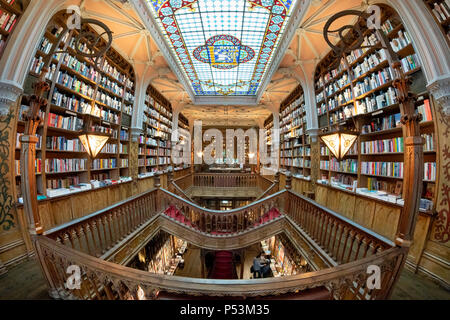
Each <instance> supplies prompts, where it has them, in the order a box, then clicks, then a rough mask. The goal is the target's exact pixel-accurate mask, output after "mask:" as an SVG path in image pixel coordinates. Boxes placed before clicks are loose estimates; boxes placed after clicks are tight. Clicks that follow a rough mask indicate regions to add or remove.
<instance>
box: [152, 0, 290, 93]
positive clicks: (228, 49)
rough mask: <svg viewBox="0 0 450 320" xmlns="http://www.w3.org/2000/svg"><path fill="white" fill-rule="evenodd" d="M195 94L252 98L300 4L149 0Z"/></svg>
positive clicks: (260, 0) (285, 0) (270, 0)
mask: <svg viewBox="0 0 450 320" xmlns="http://www.w3.org/2000/svg"><path fill="white" fill-rule="evenodd" d="M147 1H148V4H149V6H150V8H151V10H152V12H153V14H154V16H155V19H156V21H157V23H158V25H159V27H160V29H161V31H162V33H163V34H164V36H165V38H166V41H167V44H168V45H169V47H170V48H171V50H172V54H173V55H174V56H175V57H177V62H178V64H179V67H180V68H181V70H183V71H184V73H185V75H186V78H187V79H189V82H190V85H191V87H192V90H193V92H194V94H195V95H196V96H215V95H223V96H256V94H257V92H258V88H259V86H260V85H261V82H262V80H263V79H264V77H265V75H266V74H267V70H268V67H269V66H270V63H271V62H272V60H273V56H274V53H275V52H276V49H277V48H278V44H279V42H280V39H281V37H282V35H283V32H284V29H285V27H286V24H287V23H288V21H289V19H290V15H291V11H292V8H294V7H295V4H296V2H297V1H298V0H213V1H211V0H166V1H164V0H147Z"/></svg>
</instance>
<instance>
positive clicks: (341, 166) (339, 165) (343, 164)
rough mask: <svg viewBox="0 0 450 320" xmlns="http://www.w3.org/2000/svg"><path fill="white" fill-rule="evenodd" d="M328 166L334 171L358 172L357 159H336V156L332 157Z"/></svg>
mask: <svg viewBox="0 0 450 320" xmlns="http://www.w3.org/2000/svg"><path fill="white" fill-rule="evenodd" d="M329 166H330V170H331V171H335V172H345V173H354V174H357V173H358V161H357V160H354V159H347V160H342V161H338V160H337V159H336V158H332V159H331V161H330V164H329Z"/></svg>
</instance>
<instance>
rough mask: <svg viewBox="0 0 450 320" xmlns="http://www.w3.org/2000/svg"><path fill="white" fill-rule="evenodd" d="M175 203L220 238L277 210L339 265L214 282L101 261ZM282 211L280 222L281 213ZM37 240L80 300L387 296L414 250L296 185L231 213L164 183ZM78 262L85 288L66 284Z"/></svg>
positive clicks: (59, 279)
mask: <svg viewBox="0 0 450 320" xmlns="http://www.w3.org/2000/svg"><path fill="white" fill-rule="evenodd" d="M237 176H238V175H237ZM238 180H239V179H238ZM238 180H234V182H228V181H227V182H224V181H221V182H220V183H219V182H211V180H208V181H209V182H208V183H214V184H216V183H219V184H220V185H223V184H226V183H235V184H237V182H236V181H238ZM202 181H206V180H202ZM255 182H256V178H255ZM239 183H241V182H239ZM243 183H248V181H247V182H243ZM169 208H172V209H174V208H175V210H176V211H177V213H178V214H181V215H182V216H183V219H182V221H184V222H186V223H187V224H188V225H189V226H191V227H193V228H192V230H194V231H195V229H197V230H198V231H199V234H200V233H202V234H204V233H207V234H208V233H209V234H213V235H215V236H221V235H222V236H226V235H232V234H238V233H242V232H243V231H245V230H248V232H258V230H259V229H258V226H260V223H261V222H263V221H264V222H265V223H271V220H270V218H268V217H267V213H268V212H269V211H271V209H273V208H277V209H278V210H279V212H280V213H281V214H282V216H281V217H282V218H285V219H289V220H290V221H291V223H294V224H296V225H297V226H298V227H299V228H300V229H301V230H302V231H303V232H304V233H305V237H309V238H310V239H312V241H314V242H315V243H316V244H318V245H320V246H321V247H322V249H323V250H324V251H325V252H327V253H328V254H329V255H330V256H331V257H333V258H334V260H335V261H336V262H337V263H338V264H339V265H337V266H336V267H334V268H330V269H326V270H321V271H317V272H312V273H307V274H302V275H298V276H291V277H285V278H281V279H280V278H278V279H264V280H254V281H251V282H249V281H217V280H214V281H209V282H208V281H204V280H197V279H186V278H178V277H167V276H162V275H156V274H151V273H148V272H142V271H138V270H134V269H130V268H126V267H123V266H120V265H117V264H113V263H110V262H106V261H103V260H101V259H99V257H101V256H102V255H103V254H104V253H105V252H107V251H108V250H110V249H111V248H112V247H114V246H115V245H117V244H118V243H119V242H120V241H121V240H123V239H125V237H127V236H128V235H130V234H131V233H132V232H133V231H135V230H137V229H138V228H139V227H140V226H143V225H144V224H145V223H146V222H147V221H150V220H151V219H152V218H154V217H155V216H156V215H158V214H162V213H163V212H166V211H167V209H169ZM276 216H277V215H275V218H274V219H273V220H275V219H277V218H276ZM263 218H265V219H263ZM273 220H272V221H273ZM250 229H252V230H253V231H252V230H250ZM237 238H238V237H237ZM34 241H35V247H36V252H37V254H38V257H39V259H40V262H41V265H42V267H43V270H44V273H45V275H46V278H47V280H48V283H49V287H50V289H51V292H52V295H53V296H54V297H58V298H68V296H67V294H69V293H70V294H71V295H74V296H75V297H77V298H80V299H154V298H156V297H157V292H159V291H165V292H169V293H174V294H186V295H207V296H228V297H237V296H240V297H254V296H269V295H270V296H272V295H279V294H285V293H290V292H297V291H298V290H306V289H310V288H315V287H317V286H321V287H326V288H327V289H328V290H329V291H330V292H331V295H332V297H333V298H335V299H384V298H387V297H388V296H389V294H390V292H391V289H392V287H393V285H394V283H395V281H396V280H397V278H398V274H399V272H400V270H401V268H402V267H403V264H404V261H405V257H406V254H407V249H405V248H401V247H395V244H394V243H392V242H391V241H390V240H388V239H386V238H384V237H382V236H379V235H377V234H375V233H373V232H372V231H370V230H367V229H365V228H363V227H361V226H359V225H357V224H356V223H354V222H352V221H351V220H348V219H346V218H345V217H342V216H340V215H338V214H336V213H335V212H333V211H331V210H329V209H327V208H324V207H322V206H320V205H318V204H316V203H315V202H313V201H311V200H309V199H307V198H305V197H303V196H301V195H299V194H297V193H295V192H292V191H290V190H284V191H281V192H278V193H276V194H274V195H271V196H269V197H268V198H265V199H263V200H259V201H257V202H255V203H253V204H251V205H248V206H246V207H243V208H239V209H235V210H232V211H226V212H223V211H214V210H208V209H205V208H201V207H199V206H197V205H196V204H194V203H192V202H189V201H187V200H185V199H183V198H182V197H180V196H177V195H175V194H173V193H171V192H169V191H166V190H164V189H158V188H157V189H153V190H151V191H149V192H147V193H144V194H142V195H139V196H136V197H133V198H130V199H128V200H126V201H123V202H121V203H119V204H117V205H115V206H112V207H109V208H106V209H104V210H101V211H99V212H97V213H95V214H92V215H90V216H87V217H84V218H82V219H79V220H75V221H73V222H71V223H70V224H66V225H63V226H60V227H58V228H55V229H53V230H50V231H48V232H46V233H45V234H44V235H43V236H35V237H34ZM236 241H238V240H236ZM71 265H79V266H82V272H83V278H82V279H83V281H82V286H81V289H80V290H70V291H68V290H66V289H65V286H64V285H65V281H66V279H67V278H68V277H69V276H70V274H66V271H67V267H68V266H71ZM373 265H376V266H378V267H380V268H381V270H382V289H381V290H371V289H370V288H368V287H367V285H366V280H367V278H368V276H369V274H368V273H367V270H368V269H367V268H368V266H373Z"/></svg>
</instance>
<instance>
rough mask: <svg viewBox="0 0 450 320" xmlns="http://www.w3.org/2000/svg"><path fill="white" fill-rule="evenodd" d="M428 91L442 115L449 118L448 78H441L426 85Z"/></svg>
mask: <svg viewBox="0 0 450 320" xmlns="http://www.w3.org/2000/svg"><path fill="white" fill-rule="evenodd" d="M428 90H429V91H430V92H431V94H432V95H433V96H434V98H435V99H436V101H437V102H438V104H439V106H438V108H442V111H443V114H444V115H446V116H450V76H443V77H440V78H438V79H436V80H434V81H433V82H432V83H431V84H430V85H428Z"/></svg>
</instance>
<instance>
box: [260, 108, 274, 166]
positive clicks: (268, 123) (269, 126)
mask: <svg viewBox="0 0 450 320" xmlns="http://www.w3.org/2000/svg"><path fill="white" fill-rule="evenodd" d="M264 130H265V131H266V141H265V143H266V148H267V156H268V157H270V156H271V148H272V133H273V114H271V115H270V116H269V117H268V118H267V119H266V120H265V121H264ZM260 152H261V150H260ZM260 165H261V168H263V169H269V167H268V166H267V165H266V164H263V163H262V160H261V162H260Z"/></svg>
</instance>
